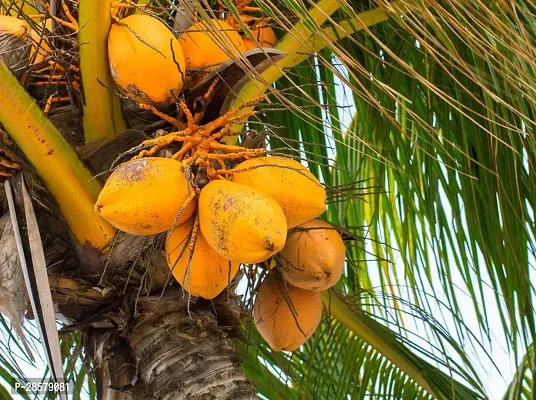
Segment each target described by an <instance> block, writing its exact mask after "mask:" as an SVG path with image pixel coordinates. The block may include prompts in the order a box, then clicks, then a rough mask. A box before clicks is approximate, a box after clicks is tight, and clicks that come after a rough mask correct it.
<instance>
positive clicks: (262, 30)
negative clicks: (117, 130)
mask: <svg viewBox="0 0 536 400" xmlns="http://www.w3.org/2000/svg"><path fill="white" fill-rule="evenodd" d="M242 20H243V21H244V22H245V23H246V24H247V23H248V22H249V21H254V19H252V18H251V17H245V18H242ZM250 32H251V34H249V33H246V32H244V33H245V35H244V36H243V37H242V39H243V40H244V46H245V47H246V50H251V49H256V48H257V47H275V43H276V42H277V39H276V37H275V33H274V30H273V29H272V28H270V26H268V24H267V23H266V22H261V23H260V24H254V23H253V25H252V26H251V28H250ZM254 39H255V40H254Z"/></svg>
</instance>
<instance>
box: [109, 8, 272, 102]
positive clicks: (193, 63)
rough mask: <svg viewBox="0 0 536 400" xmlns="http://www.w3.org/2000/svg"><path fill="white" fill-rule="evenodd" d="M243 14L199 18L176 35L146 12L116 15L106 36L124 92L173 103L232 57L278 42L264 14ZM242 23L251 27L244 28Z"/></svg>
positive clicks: (112, 66)
mask: <svg viewBox="0 0 536 400" xmlns="http://www.w3.org/2000/svg"><path fill="white" fill-rule="evenodd" d="M242 18H243V20H242V21H243V22H242V24H240V23H239V22H237V21H236V20H234V19H233V18H231V17H228V18H227V19H226V20H220V19H210V20H208V21H206V20H204V21H198V22H195V23H193V25H191V26H190V27H189V28H188V29H187V30H186V31H183V32H178V35H177V37H176V36H175V34H176V33H175V32H172V31H171V30H170V29H169V28H168V26H167V25H166V24H164V23H163V22H161V21H160V20H159V19H157V18H155V17H152V16H150V15H148V14H144V13H136V14H133V15H130V16H127V17H126V18H123V19H121V20H117V21H115V23H114V24H113V25H112V28H111V30H110V34H109V38H108V53H109V62H110V69H111V71H112V76H113V78H114V80H115V82H116V83H117V85H118V86H119V87H120V88H121V90H122V92H123V94H124V95H125V96H127V97H128V98H130V99H132V100H134V101H135V102H138V103H144V104H151V105H166V104H172V103H174V102H175V101H176V100H177V98H178V96H179V94H180V93H181V92H182V91H184V89H186V88H189V87H192V86H195V84H197V83H199V82H200V81H201V80H202V79H203V78H204V77H205V76H206V75H207V74H209V73H210V72H212V71H214V70H215V69H217V68H218V67H219V66H220V65H221V64H222V63H224V62H226V61H229V60H230V59H231V58H232V57H237V56H238V55H240V54H242V53H245V52H246V51H247V50H251V49H254V48H257V46H261V47H273V46H274V45H275V42H276V37H275V34H274V32H273V30H272V29H271V28H270V27H269V26H268V25H267V24H266V22H265V21H266V19H262V18H255V17H252V16H246V15H244V16H243V17H242ZM263 21H264V22H263ZM244 22H245V24H244ZM242 26H246V27H248V26H249V27H251V29H248V31H249V32H247V33H246V32H245V31H244V30H243V29H242V28H241V27H242ZM247 35H249V36H247ZM133 66H135V68H133Z"/></svg>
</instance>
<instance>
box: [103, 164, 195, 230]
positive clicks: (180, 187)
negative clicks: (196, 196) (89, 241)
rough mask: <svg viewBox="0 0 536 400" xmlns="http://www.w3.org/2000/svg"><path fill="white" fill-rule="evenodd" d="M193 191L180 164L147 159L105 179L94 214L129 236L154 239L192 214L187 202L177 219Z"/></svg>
mask: <svg viewBox="0 0 536 400" xmlns="http://www.w3.org/2000/svg"><path fill="white" fill-rule="evenodd" d="M190 193H194V189H193V187H192V186H191V185H190V184H189V183H188V182H187V180H186V178H185V176H184V173H183V172H182V170H181V163H180V162H178V161H176V160H173V159H170V158H161V157H148V158H141V159H137V160H132V161H129V162H126V163H124V164H121V165H120V166H119V167H118V168H117V169H116V170H115V171H114V172H113V173H112V174H111V175H110V177H109V178H108V180H107V181H106V184H105V185H104V188H103V189H102V191H101V193H100V195H99V198H98V199H97V204H96V205H95V211H97V212H98V213H99V214H101V215H102V216H103V217H104V218H105V219H106V220H107V221H108V222H109V223H111V224H112V225H113V226H115V227H116V228H117V229H120V230H122V231H123V232H127V233H130V234H132V235H154V234H157V233H161V232H165V231H168V230H170V229H171V228H172V227H173V223H174V222H175V224H176V225H180V224H181V223H183V222H184V221H186V220H187V219H188V218H190V217H191V215H192V214H193V212H194V211H195V201H190V202H189V203H188V205H187V206H186V207H185V209H184V210H183V211H182V213H181V214H180V216H179V217H178V219H177V221H175V219H176V218H177V216H178V214H179V212H180V210H181V208H182V206H183V204H185V202H186V201H187V199H188V196H189V194H190Z"/></svg>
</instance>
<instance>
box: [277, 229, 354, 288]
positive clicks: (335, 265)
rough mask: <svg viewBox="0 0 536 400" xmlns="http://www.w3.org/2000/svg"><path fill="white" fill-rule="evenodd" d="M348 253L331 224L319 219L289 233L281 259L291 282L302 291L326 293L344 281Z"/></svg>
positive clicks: (287, 277) (281, 265) (285, 273)
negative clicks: (340, 281)
mask: <svg viewBox="0 0 536 400" xmlns="http://www.w3.org/2000/svg"><path fill="white" fill-rule="evenodd" d="M345 253H346V248H345V247H344V242H343V240H342V238H341V235H339V233H338V232H337V231H336V230H335V229H333V226H331V225H330V224H328V223H327V222H324V221H321V220H319V219H315V220H312V221H308V222H306V223H304V224H302V225H299V226H298V227H296V229H295V230H293V231H290V232H289V233H288V237H287V242H286V243H285V247H283V250H281V253H279V255H278V260H279V266H280V267H281V273H282V274H283V278H284V279H285V280H286V281H287V282H288V283H290V284H292V285H294V286H296V287H299V288H302V289H307V290H314V291H322V290H326V289H328V288H330V287H332V286H333V285H335V284H336V283H337V282H338V280H339V279H340V277H341V275H342V273H343V270H344V260H345Z"/></svg>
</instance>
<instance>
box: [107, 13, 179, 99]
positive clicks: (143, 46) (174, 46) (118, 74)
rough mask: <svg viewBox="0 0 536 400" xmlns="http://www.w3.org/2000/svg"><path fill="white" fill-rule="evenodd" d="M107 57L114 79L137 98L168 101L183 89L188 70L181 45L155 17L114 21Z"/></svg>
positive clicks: (135, 16) (136, 16)
mask: <svg viewBox="0 0 536 400" xmlns="http://www.w3.org/2000/svg"><path fill="white" fill-rule="evenodd" d="M108 58H109V61H110V69H111V71H112V76H113V78H114V80H115V82H116V83H117V85H118V86H119V87H121V88H122V89H123V90H124V92H125V93H126V95H127V96H128V97H130V98H131V99H133V100H134V101H137V102H141V103H151V104H168V103H172V102H174V101H175V99H176V98H177V96H178V95H179V93H180V91H181V88H182V86H183V83H184V82H183V76H184V72H185V62H184V55H183V53H182V48H181V46H180V45H179V43H178V41H177V40H176V39H175V37H174V36H173V33H172V32H171V31H170V30H169V29H168V28H167V27H166V26H165V25H164V24H163V23H162V22H160V21H159V20H157V19H156V18H153V17H151V16H149V15H146V14H134V15H131V16H129V17H126V18H124V19H122V20H121V22H120V23H116V24H113V25H112V28H111V29H110V34H109V36H108Z"/></svg>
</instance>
